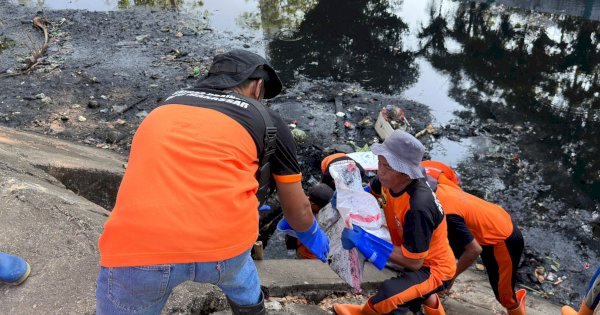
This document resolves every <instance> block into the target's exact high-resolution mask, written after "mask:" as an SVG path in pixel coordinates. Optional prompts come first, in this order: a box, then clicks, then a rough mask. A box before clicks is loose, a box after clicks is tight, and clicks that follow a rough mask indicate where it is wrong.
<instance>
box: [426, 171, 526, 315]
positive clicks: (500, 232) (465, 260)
mask: <svg viewBox="0 0 600 315" xmlns="http://www.w3.org/2000/svg"><path fill="white" fill-rule="evenodd" d="M427 173H428V174H430V175H431V172H427ZM436 176H437V177H435V178H433V177H432V176H428V180H429V182H430V186H431V187H432V188H433V189H434V190H435V193H436V196H437V198H438V200H439V201H440V203H441V204H442V207H443V208H444V211H445V212H446V221H447V222H448V239H449V240H450V246H451V247H452V250H453V252H454V255H455V256H456V257H457V258H458V262H457V265H456V274H455V276H454V278H453V279H452V281H453V282H454V279H456V277H457V276H458V275H460V274H461V273H462V272H463V271H465V270H466V269H467V268H469V266H471V265H472V264H473V262H474V261H475V259H477V257H478V256H479V255H481V259H482V260H483V264H484V265H485V267H486V270H487V274H488V278H489V281H490V285H491V286H492V289H493V290H494V295H495V296H496V299H497V300H498V302H500V304H502V306H504V307H505V308H506V309H507V310H508V314H509V315H524V314H526V312H525V296H526V291H525V290H523V289H521V290H519V291H515V282H516V275H517V267H518V266H519V261H520V260H521V255H522V254H523V247H524V242H523V236H522V235H521V231H520V230H519V228H518V227H517V225H516V224H514V223H513V221H512V219H511V217H510V214H508V212H506V211H505V210H504V209H503V208H502V207H500V206H498V205H495V204H493V203H490V202H487V201H485V200H483V199H480V198H478V197H476V196H473V195H471V194H469V193H466V192H464V191H462V190H461V189H460V187H459V186H458V185H457V183H456V182H455V181H453V180H450V179H448V178H447V177H446V175H445V173H443V172H442V173H438V174H437V175H436ZM449 289H450V288H448V289H447V291H448V290H449Z"/></svg>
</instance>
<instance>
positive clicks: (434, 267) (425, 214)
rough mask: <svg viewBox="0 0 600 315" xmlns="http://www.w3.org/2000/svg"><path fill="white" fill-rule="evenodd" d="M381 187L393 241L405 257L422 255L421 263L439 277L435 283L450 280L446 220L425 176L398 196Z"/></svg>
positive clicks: (451, 257)
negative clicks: (400, 248)
mask: <svg viewBox="0 0 600 315" xmlns="http://www.w3.org/2000/svg"><path fill="white" fill-rule="evenodd" d="M374 186H378V185H372V187H374ZM379 187H381V186H379ZM381 190H382V192H383V194H382V195H383V196H382V197H383V198H384V200H385V204H384V206H383V210H384V213H385V217H386V221H387V226H388V229H389V231H390V235H391V238H392V243H393V244H394V245H395V246H401V247H402V254H403V255H404V256H406V257H407V258H411V259H419V258H423V259H424V261H423V266H427V267H429V268H430V270H431V274H432V275H434V276H436V277H437V278H438V280H439V281H440V283H439V284H438V285H441V281H446V280H450V279H452V277H453V276H454V273H455V272H456V261H455V258H454V254H453V253H452V249H451V248H450V245H449V243H448V232H447V226H446V219H445V217H444V212H443V210H442V208H441V206H440V205H439V204H438V203H437V200H436V199H435V196H434V194H433V192H432V191H431V190H430V189H429V187H428V186H427V184H426V183H425V179H421V180H415V181H414V182H413V183H412V184H411V185H409V187H408V188H407V189H406V191H405V192H403V193H402V194H401V195H399V196H394V195H392V193H391V192H390V191H389V190H388V189H387V188H385V187H381ZM374 194H377V191H375V192H374ZM432 229H433V230H432Z"/></svg>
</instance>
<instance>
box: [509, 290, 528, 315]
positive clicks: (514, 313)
mask: <svg viewBox="0 0 600 315" xmlns="http://www.w3.org/2000/svg"><path fill="white" fill-rule="evenodd" d="M515 295H516V296H517V302H519V306H517V307H515V308H513V309H512V310H508V315H527V312H526V311H525V297H526V296H527V291H525V289H521V290H519V291H517V292H515Z"/></svg>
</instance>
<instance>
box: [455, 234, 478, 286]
mask: <svg viewBox="0 0 600 315" xmlns="http://www.w3.org/2000/svg"><path fill="white" fill-rule="evenodd" d="M481 250H482V249H481V245H479V243H478V242H477V240H475V239H473V240H472V241H471V242H470V243H469V244H467V245H465V251H464V252H463V254H462V255H460V258H458V262H457V263H456V274H455V275H454V278H456V277H458V275H459V274H461V273H462V272H463V271H465V270H467V268H469V266H471V265H472V264H473V262H474V261H475V259H477V257H478V256H479V254H481Z"/></svg>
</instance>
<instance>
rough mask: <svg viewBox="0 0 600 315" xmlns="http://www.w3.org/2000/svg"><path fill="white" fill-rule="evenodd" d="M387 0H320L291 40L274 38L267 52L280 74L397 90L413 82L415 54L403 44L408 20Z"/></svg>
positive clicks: (391, 91) (288, 76)
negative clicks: (399, 14)
mask: <svg viewBox="0 0 600 315" xmlns="http://www.w3.org/2000/svg"><path fill="white" fill-rule="evenodd" d="M388 5H389V1H386V0H370V1H364V0H323V1H320V2H319V3H318V4H317V6H316V7H315V8H314V9H312V10H311V11H309V12H307V13H306V16H305V18H304V20H303V21H302V23H301V24H300V26H299V29H298V30H297V31H296V32H295V33H294V34H293V36H292V39H291V40H284V39H275V40H273V41H271V42H270V44H269V55H270V56H271V58H272V61H273V64H274V66H275V67H276V68H277V69H278V70H281V72H282V75H283V76H284V79H286V80H290V79H292V78H291V77H290V76H291V75H292V74H294V73H296V74H301V75H304V76H307V77H310V78H323V77H324V76H327V77H333V79H335V80H341V81H351V82H352V81H353V82H359V83H360V84H361V85H362V86H364V87H366V88H370V89H372V90H376V91H380V92H385V93H396V92H400V91H401V90H402V89H403V88H405V87H406V86H408V85H409V84H411V83H413V82H414V81H415V76H416V72H417V68H416V67H417V66H416V64H415V63H414V62H413V61H414V53H411V52H407V51H403V50H402V49H401V47H402V43H401V36H402V34H403V33H404V32H406V31H407V30H408V27H407V25H406V24H405V23H404V22H403V21H402V20H400V19H399V18H398V17H397V16H395V15H393V14H392V13H390V10H387V9H388Z"/></svg>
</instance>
